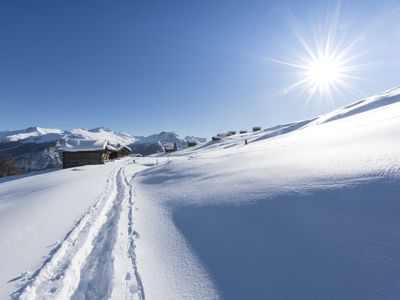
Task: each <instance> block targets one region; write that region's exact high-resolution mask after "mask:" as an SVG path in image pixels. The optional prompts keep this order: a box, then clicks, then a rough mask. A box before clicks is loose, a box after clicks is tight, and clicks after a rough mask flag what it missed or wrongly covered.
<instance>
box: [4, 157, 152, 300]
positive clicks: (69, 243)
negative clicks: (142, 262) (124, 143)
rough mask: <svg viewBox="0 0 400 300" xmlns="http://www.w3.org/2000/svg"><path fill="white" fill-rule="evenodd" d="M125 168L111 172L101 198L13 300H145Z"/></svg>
mask: <svg viewBox="0 0 400 300" xmlns="http://www.w3.org/2000/svg"><path fill="white" fill-rule="evenodd" d="M131 163H132V162H131ZM126 165H127V164H125V165H124V166H122V167H118V168H116V169H115V170H114V171H113V172H111V174H110V177H109V178H108V179H107V183H106V187H105V190H104V191H103V193H102V194H101V196H100V197H99V199H98V200H97V201H96V202H95V203H94V204H93V205H92V206H91V207H90V208H89V209H88V210H87V212H86V213H85V214H84V215H83V216H82V217H81V219H79V220H78V221H77V222H76V224H75V226H74V227H73V228H72V229H71V230H70V231H69V232H68V233H67V234H66V236H65V238H64V240H63V241H62V242H61V243H60V244H59V245H58V246H57V247H56V248H55V249H53V250H52V251H51V252H50V253H49V254H48V256H47V258H46V260H45V261H44V263H43V264H42V266H41V267H40V268H39V269H38V270H36V271H35V272H34V273H33V274H32V275H30V276H29V277H28V278H25V279H23V280H22V281H21V283H20V286H19V289H18V290H17V291H15V292H14V293H13V294H11V295H10V298H11V299H74V300H79V299H108V298H112V299H139V300H144V299H145V296H144V289H143V286H142V283H141V279H140V275H139V272H138V270H137V263H136V254H135V239H136V237H137V233H136V232H135V231H134V223H133V217H134V216H133V212H134V210H135V208H134V194H133V187H132V185H131V184H130V181H131V180H132V179H133V177H132V178H130V179H128V178H127V177H126V175H125V172H124V170H125V167H126Z"/></svg>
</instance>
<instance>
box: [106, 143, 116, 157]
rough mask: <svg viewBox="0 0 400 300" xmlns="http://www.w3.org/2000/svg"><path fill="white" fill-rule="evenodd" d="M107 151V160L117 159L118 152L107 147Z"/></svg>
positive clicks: (111, 147)
mask: <svg viewBox="0 0 400 300" xmlns="http://www.w3.org/2000/svg"><path fill="white" fill-rule="evenodd" d="M107 150H108V158H109V159H117V158H118V150H117V148H115V147H114V146H111V145H107Z"/></svg>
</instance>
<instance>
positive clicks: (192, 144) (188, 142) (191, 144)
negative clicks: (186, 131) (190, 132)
mask: <svg viewBox="0 0 400 300" xmlns="http://www.w3.org/2000/svg"><path fill="white" fill-rule="evenodd" d="M186 142H187V145H188V147H194V146H196V145H197V141H195V140H188V141H186Z"/></svg>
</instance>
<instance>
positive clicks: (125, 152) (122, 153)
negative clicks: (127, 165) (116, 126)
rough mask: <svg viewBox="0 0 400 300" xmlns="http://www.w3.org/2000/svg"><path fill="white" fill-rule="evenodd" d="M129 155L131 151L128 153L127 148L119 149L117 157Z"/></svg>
mask: <svg viewBox="0 0 400 300" xmlns="http://www.w3.org/2000/svg"><path fill="white" fill-rule="evenodd" d="M129 154H131V151H129V149H127V148H121V149H119V150H118V157H124V156H127V155H129Z"/></svg>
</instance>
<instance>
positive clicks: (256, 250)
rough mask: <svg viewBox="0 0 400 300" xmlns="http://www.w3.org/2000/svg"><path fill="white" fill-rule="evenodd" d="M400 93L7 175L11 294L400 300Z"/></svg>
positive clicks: (4, 197)
mask: <svg viewBox="0 0 400 300" xmlns="http://www.w3.org/2000/svg"><path fill="white" fill-rule="evenodd" d="M399 94H400V89H399V88H397V89H393V90H391V91H388V92H387V93H383V94H381V95H377V96H374V97H371V98H368V99H364V100H362V101H359V102H357V103H355V104H353V105H348V106H346V107H344V108H341V109H338V110H336V111H334V112H332V113H330V114H328V115H325V116H321V117H320V118H316V119H312V120H306V121H301V122H294V123H290V124H285V125H280V126H275V127H273V128H269V129H267V130H265V131H260V132H256V133H246V134H242V135H234V136H230V137H226V138H224V139H223V140H222V141H220V142H209V143H207V144H204V145H199V146H196V147H194V148H191V149H185V150H182V151H179V152H177V153H173V154H169V155H157V156H154V157H150V158H140V159H137V160H136V162H135V163H134V162H133V158H128V159H126V160H122V161H115V162H112V163H108V164H106V165H104V166H90V167H89V166H88V167H80V168H75V169H70V170H60V171H56V172H50V173H46V174H40V175H37V176H31V177H26V178H20V179H16V180H10V181H6V182H2V183H0V243H1V245H6V247H1V248H0V259H1V266H2V268H1V272H0V280H1V281H0V282H1V283H0V287H1V289H0V298H4V297H7V295H11V294H12V293H13V294H12V295H13V296H14V297H16V298H18V297H21V298H27V299H30V298H33V299H35V297H36V298H45V297H48V298H51V299H59V298H60V297H66V298H68V297H72V298H73V299H81V298H82V297H84V296H86V297H87V298H107V297H111V298H113V299H121V298H122V299H123V298H125V297H128V298H132V299H144V298H147V299H218V298H224V299H266V298H267V299H270V298H272V299H277V298H278V299H294V298H295V299H396V298H398V295H400V259H399V257H400V239H399V238H400V218H399V217H398V211H399V210H400V202H399V197H398V195H399V192H400V151H399V149H400V131H399V128H400V96H399ZM244 140H248V142H249V143H248V144H247V145H245V143H244ZM57 240H58V241H59V242H57ZM47 247H48V248H47ZM41 257H43V258H41ZM3 266H4V267H3ZM25 271H30V272H31V273H30V275H29V274H26V273H24V272H25ZM21 274H23V276H22V277H19V276H20V275H21Z"/></svg>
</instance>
